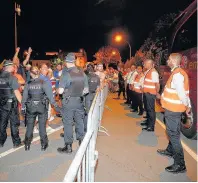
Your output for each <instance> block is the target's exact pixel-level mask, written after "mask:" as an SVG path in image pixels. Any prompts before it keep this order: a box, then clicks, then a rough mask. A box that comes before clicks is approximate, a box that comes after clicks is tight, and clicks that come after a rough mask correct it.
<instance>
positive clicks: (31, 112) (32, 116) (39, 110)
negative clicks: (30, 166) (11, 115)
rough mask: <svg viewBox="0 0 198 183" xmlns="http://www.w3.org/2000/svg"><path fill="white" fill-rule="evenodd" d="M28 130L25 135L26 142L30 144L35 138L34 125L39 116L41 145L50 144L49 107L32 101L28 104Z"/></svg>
mask: <svg viewBox="0 0 198 183" xmlns="http://www.w3.org/2000/svg"><path fill="white" fill-rule="evenodd" d="M26 115H27V116H26V120H27V129H26V134H25V140H26V141H28V143H30V142H31V140H32V138H33V130H34V123H35V120H36V117H37V116H38V124H39V135H40V141H41V145H45V144H47V143H48V137H47V133H46V121H47V118H48V108H47V105H45V104H43V103H42V102H41V101H38V102H37V101H36V102H34V101H31V102H30V103H28V104H27V114H26Z"/></svg>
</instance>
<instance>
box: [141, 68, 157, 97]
mask: <svg viewBox="0 0 198 183" xmlns="http://www.w3.org/2000/svg"><path fill="white" fill-rule="evenodd" d="M152 72H157V71H156V70H155V69H154V68H152V69H150V70H149V71H148V72H147V73H146V75H145V78H144V85H143V92H144V93H150V94H153V95H156V94H157V91H156V87H155V83H154V82H153V81H152Z"/></svg>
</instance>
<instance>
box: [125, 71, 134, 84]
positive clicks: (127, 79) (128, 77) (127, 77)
mask: <svg viewBox="0 0 198 183" xmlns="http://www.w3.org/2000/svg"><path fill="white" fill-rule="evenodd" d="M132 73H133V72H132V71H130V72H129V73H128V74H127V76H126V81H127V84H129V79H130V77H131V74H132Z"/></svg>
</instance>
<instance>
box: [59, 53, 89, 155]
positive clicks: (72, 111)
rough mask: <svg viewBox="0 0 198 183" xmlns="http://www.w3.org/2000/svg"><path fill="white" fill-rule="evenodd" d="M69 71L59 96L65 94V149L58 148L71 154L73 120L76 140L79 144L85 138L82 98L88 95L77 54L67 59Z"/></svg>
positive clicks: (62, 81)
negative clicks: (76, 64)
mask: <svg viewBox="0 0 198 183" xmlns="http://www.w3.org/2000/svg"><path fill="white" fill-rule="evenodd" d="M65 61H66V64H67V69H64V70H63V73H62V76H61V78H60V83H59V94H63V100H62V107H63V109H62V110H63V114H62V115H63V124H64V141H65V147H63V148H58V149H57V150H58V152H60V153H71V152H72V143H73V127H72V123H73V119H74V121H75V126H76V138H77V140H79V143H81V141H82V140H83V138H84V122H83V119H84V115H85V114H84V106H83V102H82V99H81V98H82V96H83V95H84V94H86V93H88V90H89V88H88V81H87V77H86V75H85V74H84V72H83V71H82V70H81V69H78V68H77V67H76V66H75V61H76V58H75V54H74V53H69V54H68V55H67V56H66V57H65Z"/></svg>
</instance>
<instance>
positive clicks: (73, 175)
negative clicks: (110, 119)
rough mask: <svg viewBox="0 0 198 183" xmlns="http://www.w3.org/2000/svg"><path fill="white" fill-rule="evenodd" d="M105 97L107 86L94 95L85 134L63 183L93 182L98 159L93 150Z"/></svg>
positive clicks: (96, 153)
mask: <svg viewBox="0 0 198 183" xmlns="http://www.w3.org/2000/svg"><path fill="white" fill-rule="evenodd" d="M107 95H108V86H105V87H104V88H103V90H101V91H99V92H97V93H96V96H95V98H94V100H93V103H92V105H91V108H90V110H89V114H88V123H87V133H86V134H85V137H84V139H83V141H82V143H81V145H80V147H79V149H78V151H77V153H76V155H75V157H74V159H73V161H72V163H71V165H70V167H69V170H68V171H67V173H66V175H65V177H64V180H63V181H64V182H73V181H77V182H94V175H95V165H96V162H97V159H98V152H97V151H96V150H95V146H96V139H97V134H98V131H99V129H100V127H101V119H102V115H103V111H104V106H105V105H104V104H105V101H106V98H107Z"/></svg>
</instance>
